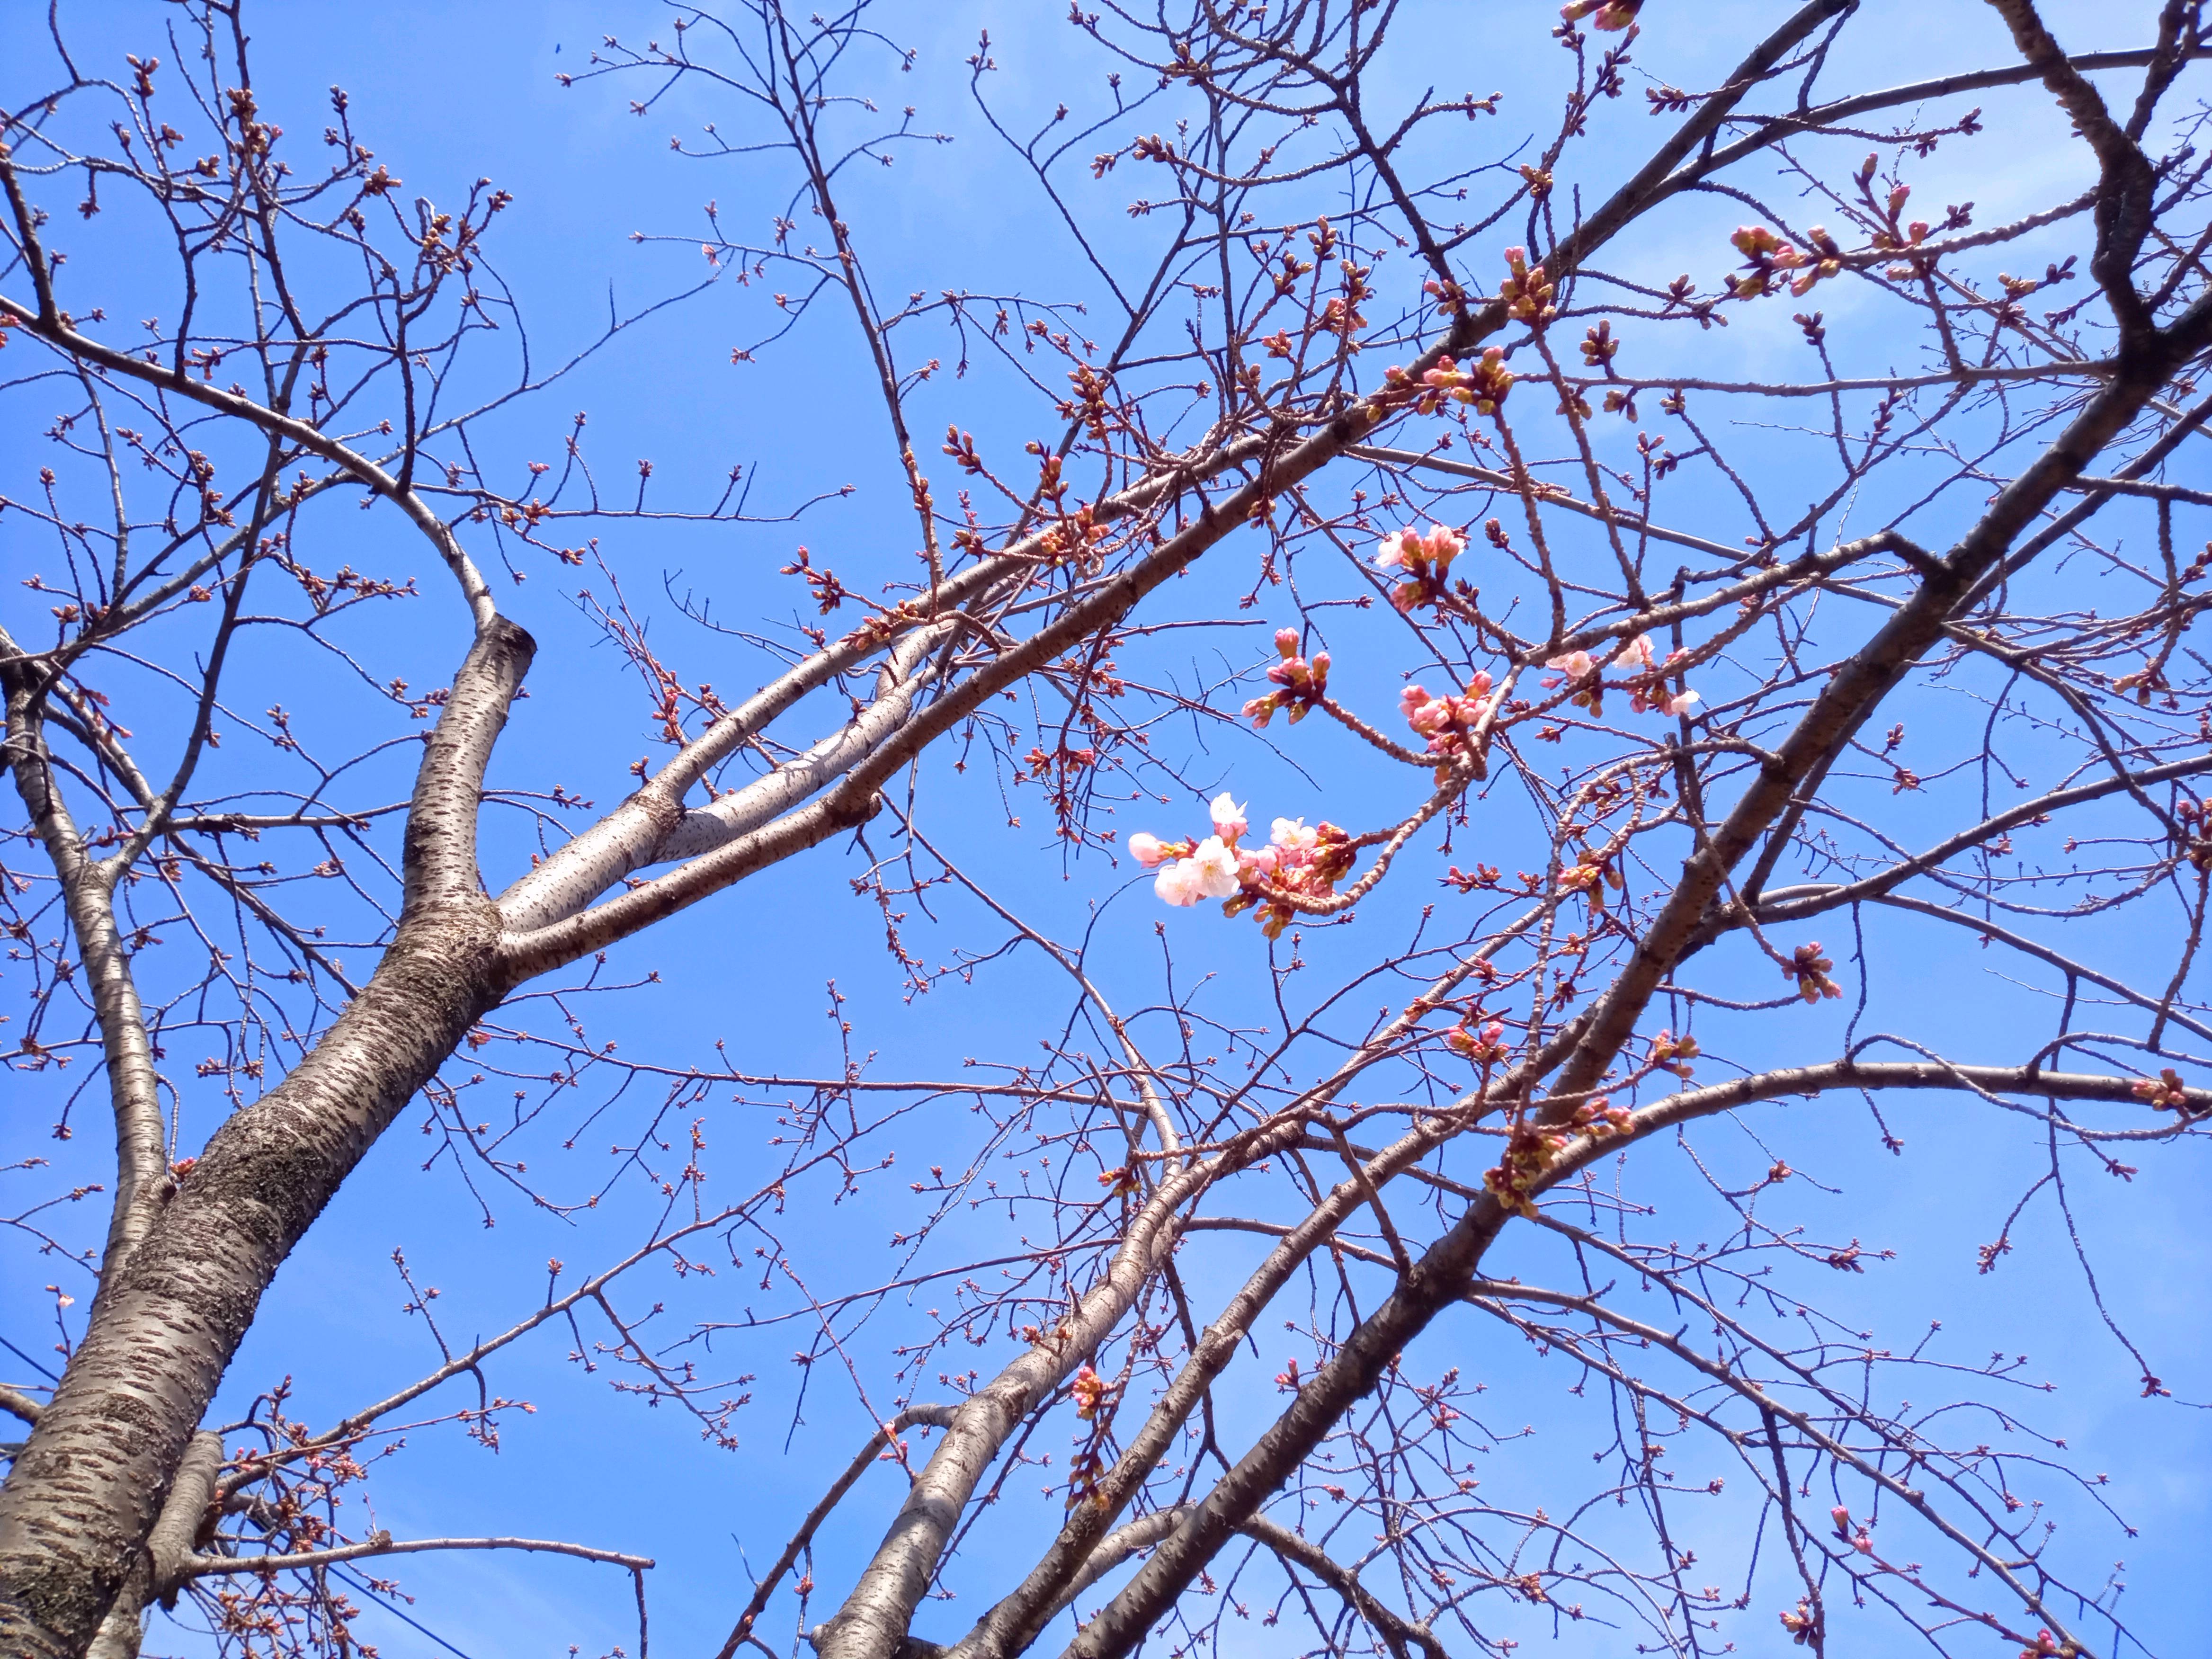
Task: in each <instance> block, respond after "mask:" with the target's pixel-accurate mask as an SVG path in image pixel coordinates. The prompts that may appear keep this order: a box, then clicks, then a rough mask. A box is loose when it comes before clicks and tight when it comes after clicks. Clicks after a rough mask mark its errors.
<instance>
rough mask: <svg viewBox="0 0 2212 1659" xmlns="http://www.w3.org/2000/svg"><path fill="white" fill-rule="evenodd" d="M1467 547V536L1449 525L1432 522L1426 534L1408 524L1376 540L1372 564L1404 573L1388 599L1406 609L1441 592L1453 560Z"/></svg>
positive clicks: (1400, 608) (1435, 596) (1409, 609)
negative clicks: (1403, 576)
mask: <svg viewBox="0 0 2212 1659" xmlns="http://www.w3.org/2000/svg"><path fill="white" fill-rule="evenodd" d="M1466 550H1467V538H1466V537H1464V536H1462V535H1461V534H1460V533H1459V532H1458V531H1456V530H1454V529H1452V528H1451V527H1450V526H1448V525H1441V524H1432V525H1431V526H1429V533H1428V534H1427V535H1425V536H1424V535H1423V534H1421V532H1419V531H1418V530H1416V529H1414V528H1413V526H1411V525H1407V526H1406V527H1405V528H1404V529H1403V530H1394V531H1392V532H1390V533H1389V535H1387V536H1385V537H1384V538H1383V539H1382V540H1381V541H1379V542H1377V543H1376V544H1375V568H1376V569H1378V570H1399V571H1403V572H1404V573H1405V576H1406V580H1404V581H1402V582H1401V583H1400V584H1399V585H1398V586H1396V587H1395V588H1394V589H1393V590H1392V591H1391V593H1390V603H1391V604H1392V605H1395V606H1396V607H1397V608H1398V610H1399V611H1401V612H1407V611H1412V610H1413V607H1414V606H1415V605H1419V604H1420V603H1422V602H1423V601H1424V600H1427V599H1435V598H1437V596H1438V595H1439V594H1441V593H1442V592H1443V587H1444V580H1445V578H1446V577H1447V576H1448V575H1449V573H1450V571H1451V565H1452V561H1453V560H1454V559H1455V558H1457V557H1458V556H1460V555H1461V554H1462V553H1463V552H1464V551H1466Z"/></svg>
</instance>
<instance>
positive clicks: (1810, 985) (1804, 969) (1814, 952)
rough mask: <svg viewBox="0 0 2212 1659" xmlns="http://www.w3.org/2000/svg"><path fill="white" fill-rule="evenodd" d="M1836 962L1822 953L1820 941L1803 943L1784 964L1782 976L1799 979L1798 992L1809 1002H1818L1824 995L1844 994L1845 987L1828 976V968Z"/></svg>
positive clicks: (1836, 995)
mask: <svg viewBox="0 0 2212 1659" xmlns="http://www.w3.org/2000/svg"><path fill="white" fill-rule="evenodd" d="M1835 965H1836V964H1835V963H1832V962H1831V961H1830V960H1829V959H1828V958H1827V957H1824V956H1822V955H1821V954H1820V940H1818V939H1814V941H1813V942H1812V943H1811V944H1810V945H1799V946H1798V947H1797V949H1796V951H1795V952H1794V953H1793V954H1792V955H1791V957H1790V960H1789V961H1787V962H1785V963H1783V964H1782V977H1783V978H1784V979H1794V980H1796V981H1797V994H1798V995H1799V996H1800V997H1801V998H1802V999H1803V1000H1805V1001H1807V1002H1818V1001H1820V1000H1821V999H1822V998H1823V997H1828V998H1834V997H1840V996H1841V995H1843V994H1844V992H1843V987H1841V986H1839V985H1838V984H1837V983H1836V981H1833V980H1832V979H1830V978H1829V977H1828V969H1831V968H1832V967H1834V966H1835Z"/></svg>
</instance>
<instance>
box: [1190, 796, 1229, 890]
mask: <svg viewBox="0 0 2212 1659" xmlns="http://www.w3.org/2000/svg"><path fill="white" fill-rule="evenodd" d="M1222 799H1228V797H1227V796H1224V797H1222ZM1182 862H1183V863H1184V864H1188V865H1191V866H1194V867H1195V873H1194V875H1193V876H1192V877H1191V880H1192V881H1193V882H1194V884H1196V885H1197V887H1198V890H1199V893H1200V896H1201V897H1205V898H1229V897H1231V896H1233V895H1234V894H1235V893H1236V891H1237V889H1238V888H1239V887H1241V886H1243V883H1242V882H1240V881H1238V880H1237V854H1235V853H1234V852H1233V851H1232V850H1231V848H1230V847H1229V845H1228V843H1227V842H1225V841H1223V840H1222V838H1221V837H1220V836H1207V837H1206V839H1205V840H1204V841H1202V842H1199V844H1198V851H1196V852H1195V853H1194V854H1191V855H1190V856H1189V857H1188V858H1187V859H1185V860H1182Z"/></svg>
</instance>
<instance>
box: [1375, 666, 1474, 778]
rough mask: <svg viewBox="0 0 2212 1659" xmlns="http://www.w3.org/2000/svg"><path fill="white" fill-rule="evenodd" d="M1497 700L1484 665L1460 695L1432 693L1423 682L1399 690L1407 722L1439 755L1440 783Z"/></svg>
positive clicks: (1400, 703)
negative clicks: (1435, 694)
mask: <svg viewBox="0 0 2212 1659" xmlns="http://www.w3.org/2000/svg"><path fill="white" fill-rule="evenodd" d="M1497 702H1498V699H1497V698H1496V697H1495V696H1492V695H1491V690H1490V676H1489V675H1488V674H1487V673H1486V672H1485V671H1483V670H1481V669H1480V668H1478V669H1476V670H1475V671H1474V678H1473V679H1471V680H1469V681H1468V686H1467V690H1465V691H1464V692H1462V693H1460V694H1459V695H1458V696H1453V695H1451V694H1449V693H1447V694H1446V695H1444V696H1441V697H1436V696H1430V695H1429V692H1428V690H1427V688H1426V687H1425V686H1419V685H1409V686H1407V688H1406V689H1405V690H1403V691H1401V692H1400V693H1399V694H1398V708H1399V711H1400V712H1401V714H1404V715H1405V717H1406V724H1407V725H1408V726H1411V727H1413V731H1414V733H1415V734H1416V735H1417V736H1419V737H1420V738H1425V739H1426V741H1427V744H1428V750H1429V753H1431V755H1434V756H1435V757H1437V783H1438V784H1442V783H1443V781H1444V780H1445V779H1446V778H1447V777H1448V776H1449V774H1450V772H1451V769H1452V767H1453V765H1454V764H1455V761H1456V759H1457V757H1458V756H1459V755H1460V754H1461V752H1462V750H1465V749H1466V748H1467V745H1468V738H1470V737H1471V736H1473V735H1474V732H1475V731H1476V730H1477V729H1478V728H1479V727H1480V726H1481V724H1482V720H1483V717H1484V716H1485V715H1486V714H1489V713H1490V711H1491V710H1492V708H1495V707H1496V706H1497Z"/></svg>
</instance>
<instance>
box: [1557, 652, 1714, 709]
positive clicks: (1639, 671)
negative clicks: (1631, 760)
mask: <svg viewBox="0 0 2212 1659" xmlns="http://www.w3.org/2000/svg"><path fill="white" fill-rule="evenodd" d="M1688 655H1689V653H1688V652H1686V651H1670V652H1668V653H1667V655H1666V657H1665V658H1664V659H1662V658H1661V657H1660V655H1659V653H1658V650H1657V647H1655V646H1654V645H1653V644H1652V643H1651V636H1650V635H1649V634H1638V635H1637V636H1636V637H1635V638H1634V639H1632V640H1631V641H1629V642H1628V646H1627V648H1626V650H1624V651H1623V652H1621V653H1620V656H1618V657H1617V658H1615V659H1613V660H1614V663H1615V665H1629V666H1630V667H1631V668H1632V678H1629V679H1628V680H1627V681H1626V682H1625V683H1624V686H1623V689H1624V690H1626V691H1627V693H1628V706H1629V707H1630V708H1632V709H1633V710H1634V711H1635V712H1636V713H1638V714H1647V713H1649V714H1669V715H1672V714H1687V713H1688V712H1689V711H1690V709H1691V708H1692V707H1694V706H1695V705H1696V704H1697V703H1698V702H1700V701H1701V699H1700V698H1699V696H1698V694H1697V693H1696V692H1695V691H1692V690H1687V689H1684V690H1680V691H1670V690H1668V688H1667V684H1666V680H1667V676H1668V673H1669V672H1670V671H1675V670H1676V668H1677V665H1679V664H1680V663H1681V662H1682V661H1683V660H1684V659H1686V658H1687V657H1688ZM1544 666H1545V667H1547V668H1549V669H1551V670H1553V674H1554V678H1549V679H1547V680H1545V681H1544V682H1543V687H1544V689H1545V690H1547V691H1556V690H1559V687H1561V686H1563V685H1567V686H1572V687H1573V688H1574V690H1573V692H1572V694H1571V696H1569V697H1568V699H1567V701H1568V702H1571V703H1572V704H1573V705H1574V706H1575V707H1576V708H1587V709H1589V711H1590V713H1591V714H1603V713H1604V712H1605V683H1604V680H1603V679H1602V678H1601V674H1600V671H1599V665H1598V662H1597V659H1595V658H1594V657H1592V656H1591V655H1590V653H1589V652H1587V651H1568V652H1564V653H1561V654H1560V655H1559V656H1556V657H1553V658H1552V659H1549V660H1548V661H1547V662H1546V663H1545V665H1544Z"/></svg>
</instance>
